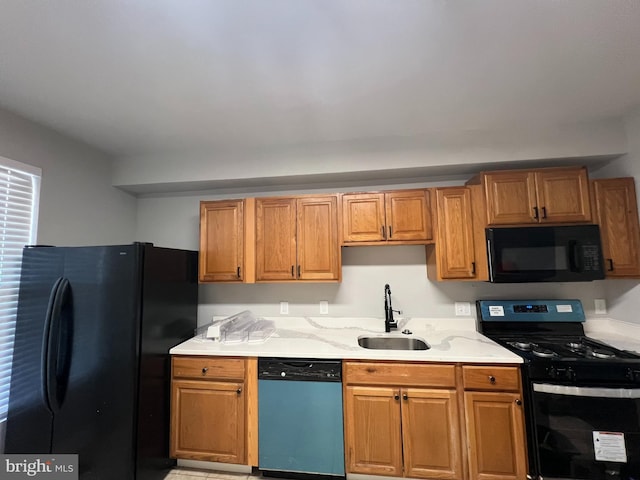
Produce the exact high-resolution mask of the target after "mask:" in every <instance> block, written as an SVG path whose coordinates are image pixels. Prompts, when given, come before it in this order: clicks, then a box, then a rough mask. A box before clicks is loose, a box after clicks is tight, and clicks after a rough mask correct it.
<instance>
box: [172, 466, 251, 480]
mask: <svg viewBox="0 0 640 480" xmlns="http://www.w3.org/2000/svg"><path fill="white" fill-rule="evenodd" d="M164 478H165V480H204V479H207V480H262V477H260V476H259V475H251V474H248V473H230V472H215V471H213V470H198V469H195V468H186V467H176V468H174V469H173V470H171V471H170V472H169V474H168V475H167V476H166V477H164Z"/></svg>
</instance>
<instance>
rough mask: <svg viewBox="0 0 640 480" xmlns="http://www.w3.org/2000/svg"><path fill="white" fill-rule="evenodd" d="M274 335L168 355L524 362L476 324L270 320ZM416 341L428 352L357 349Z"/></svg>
mask: <svg viewBox="0 0 640 480" xmlns="http://www.w3.org/2000/svg"><path fill="white" fill-rule="evenodd" d="M266 319H267V320H273V321H274V323H275V326H276V332H275V333H274V334H273V335H272V336H271V337H270V338H268V339H267V340H265V341H264V342H261V343H247V342H245V343H235V344H224V343H221V342H219V341H214V340H211V339H206V338H201V337H194V338H191V339H189V340H187V341H185V342H183V343H181V344H180V345H177V346H175V347H173V348H172V349H171V350H170V353H171V354H172V355H225V356H252V357H288V358H340V359H352V360H405V361H427V362H465V363H510V364H516V363H522V358H521V357H519V356H518V355H516V354H514V353H511V352H510V351H509V350H507V349H506V348H503V347H501V346H499V345H498V344H497V343H495V342H493V341H492V340H490V339H488V338H487V337H485V336H483V335H481V334H480V333H478V332H477V331H476V325H475V319H473V318H471V317H465V318H439V319H433V318H430V319H427V318H405V319H399V321H398V324H399V325H398V329H397V330H394V331H392V332H391V333H385V332H384V320H383V319H381V318H330V317H267V318H266ZM404 329H409V330H411V331H412V332H413V333H412V334H411V336H412V337H417V338H420V339H422V340H424V341H426V342H427V343H428V344H429V345H430V347H431V348H430V349H428V350H373V349H366V348H362V347H360V346H359V345H358V337H360V336H363V335H364V336H400V337H405V336H406V335H404V334H402V333H401V331H402V330H404Z"/></svg>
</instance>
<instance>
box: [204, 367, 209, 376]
mask: <svg viewBox="0 0 640 480" xmlns="http://www.w3.org/2000/svg"><path fill="white" fill-rule="evenodd" d="M208 371H209V367H202V375H206V374H207V372H208Z"/></svg>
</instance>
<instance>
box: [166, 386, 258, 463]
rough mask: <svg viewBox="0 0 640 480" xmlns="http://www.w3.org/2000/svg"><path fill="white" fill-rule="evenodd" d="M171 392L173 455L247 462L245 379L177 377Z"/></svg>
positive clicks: (226, 461) (225, 461) (208, 459)
mask: <svg viewBox="0 0 640 480" xmlns="http://www.w3.org/2000/svg"><path fill="white" fill-rule="evenodd" d="M171 392H172V393H171V456H172V457H175V458H184V459H190V460H206V461H210V462H223V463H240V464H244V463H245V431H246V425H245V408H246V407H245V393H244V385H243V384H242V383H233V382H211V381H192V380H176V381H173V382H172V386H171Z"/></svg>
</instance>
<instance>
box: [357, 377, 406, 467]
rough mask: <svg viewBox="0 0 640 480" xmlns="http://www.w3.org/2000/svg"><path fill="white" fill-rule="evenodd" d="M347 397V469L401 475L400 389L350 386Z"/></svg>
mask: <svg viewBox="0 0 640 480" xmlns="http://www.w3.org/2000/svg"><path fill="white" fill-rule="evenodd" d="M344 400H345V406H344V409H345V415H344V418H345V437H346V438H345V444H346V457H347V459H346V462H347V471H348V472H349V473H365V474H372V475H390V476H401V475H402V444H401V442H402V437H401V427H400V420H401V419H400V392H399V389H398V388H387V387H346V389H345V399H344Z"/></svg>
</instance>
